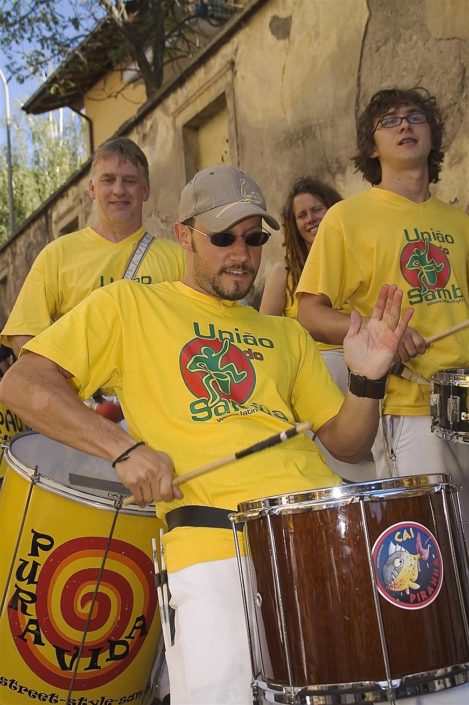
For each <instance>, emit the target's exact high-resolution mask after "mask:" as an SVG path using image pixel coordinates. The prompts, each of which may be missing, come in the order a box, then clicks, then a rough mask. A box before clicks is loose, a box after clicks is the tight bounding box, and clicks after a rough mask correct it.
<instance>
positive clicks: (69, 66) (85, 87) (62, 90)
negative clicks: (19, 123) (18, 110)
mask: <svg viewBox="0 0 469 705" xmlns="http://www.w3.org/2000/svg"><path fill="white" fill-rule="evenodd" d="M116 47H122V50H121V51H119V49H117V50H116ZM124 56H125V51H124V42H123V41H122V39H120V34H119V29H118V28H117V26H116V24H115V23H114V22H113V21H112V20H109V19H108V18H105V19H103V20H101V22H99V23H98V24H97V25H96V27H95V28H94V30H93V31H92V32H91V33H90V34H89V35H88V36H87V37H86V39H85V40H84V41H83V42H82V43H81V44H80V45H79V46H78V47H77V48H76V49H75V50H74V51H73V52H72V53H70V55H69V56H68V57H67V58H65V59H64V61H63V63H62V64H61V65H60V66H59V68H58V69H57V70H56V71H54V73H53V74H51V76H49V78H48V79H47V80H46V81H45V82H44V83H43V84H42V86H41V87H40V88H39V89H38V90H37V91H36V92H35V93H34V94H33V95H32V96H31V97H30V98H28V100H27V101H26V102H25V103H24V104H23V106H22V109H23V110H24V111H25V112H26V113H28V114H33V115H39V114H41V113H46V112H48V111H50V110H56V109H57V108H64V107H69V108H72V109H74V110H81V108H82V107H83V100H84V96H85V94H86V93H87V92H88V91H89V90H91V88H92V87H93V86H95V85H96V83H98V81H100V80H101V79H102V78H104V76H106V75H107V74H108V73H109V72H110V71H112V70H113V69H114V68H115V66H116V63H118V61H119V59H122V58H123V57H124Z"/></svg>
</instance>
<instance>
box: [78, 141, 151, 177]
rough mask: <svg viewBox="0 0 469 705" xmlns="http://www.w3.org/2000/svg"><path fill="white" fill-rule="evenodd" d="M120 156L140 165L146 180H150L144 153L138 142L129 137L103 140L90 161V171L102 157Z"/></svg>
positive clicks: (135, 164)
mask: <svg viewBox="0 0 469 705" xmlns="http://www.w3.org/2000/svg"><path fill="white" fill-rule="evenodd" d="M114 156H117V157H120V159H125V160H127V161H129V162H131V163H132V164H134V166H137V167H141V168H142V169H143V173H144V175H145V179H146V180H147V181H149V180H150V174H149V169H148V160H147V158H146V156H145V154H144V153H143V152H142V150H141V149H140V147H139V146H138V144H136V143H135V142H134V141H133V140H131V139H129V137H111V139H109V140H106V142H103V144H102V145H100V146H99V147H98V149H97V150H96V151H95V153H94V154H93V160H92V162H91V173H93V169H94V168H95V166H96V164H98V162H100V161H101V160H102V159H107V158H108V157H114Z"/></svg>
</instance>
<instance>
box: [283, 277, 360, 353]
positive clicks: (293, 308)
mask: <svg viewBox="0 0 469 705" xmlns="http://www.w3.org/2000/svg"><path fill="white" fill-rule="evenodd" d="M286 296H287V301H286V304H285V308H284V309H283V315H284V316H288V318H294V319H295V320H297V319H298V303H299V302H298V297H297V296H296V295H294V296H293V298H292V297H291V296H290V292H289V291H288V289H287V292H286ZM340 310H341V311H342V313H350V311H351V309H350V304H349V302H348V301H346V302H345V303H344V304H343V306H341V307H340ZM314 342H315V343H316V345H317V347H318V349H319V350H337V349H342V346H341V345H335V344H333V343H321V341H320V340H315V341H314Z"/></svg>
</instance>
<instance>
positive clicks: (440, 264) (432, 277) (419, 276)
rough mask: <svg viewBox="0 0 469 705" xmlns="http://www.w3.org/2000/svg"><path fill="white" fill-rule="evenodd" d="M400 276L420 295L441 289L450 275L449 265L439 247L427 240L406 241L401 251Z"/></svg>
mask: <svg viewBox="0 0 469 705" xmlns="http://www.w3.org/2000/svg"><path fill="white" fill-rule="evenodd" d="M400 267H401V272H402V276H403V277H404V278H405V280H406V281H407V282H408V283H409V284H410V285H411V286H413V287H415V288H416V289H419V290H420V293H421V294H422V295H424V294H426V293H428V292H429V291H432V290H435V289H443V288H444V287H445V286H446V284H447V283H448V280H449V278H450V275H451V266H450V264H449V261H448V258H447V256H446V254H445V252H444V250H443V249H442V248H441V247H438V246H437V245H432V244H431V243H430V241H429V240H424V241H422V240H420V241H418V242H410V243H408V244H407V245H406V246H405V247H404V248H403V249H402V252H401V260H400Z"/></svg>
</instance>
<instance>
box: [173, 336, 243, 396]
mask: <svg viewBox="0 0 469 705" xmlns="http://www.w3.org/2000/svg"><path fill="white" fill-rule="evenodd" d="M179 365H180V369H181V373H182V377H183V379H184V382H185V384H186V386H187V388H188V389H189V390H190V392H191V393H192V394H193V395H194V396H195V397H197V398H198V399H206V400H207V403H208V406H210V407H211V406H214V405H215V404H217V403H218V402H219V401H220V400H222V399H228V400H232V401H235V402H237V403H238V404H243V403H244V402H246V401H247V400H248V399H249V397H250V396H251V394H252V392H253V390H254V386H255V381H256V374H255V371H254V367H253V365H252V363H251V361H250V360H249V359H248V358H247V357H246V355H245V353H244V352H243V351H242V350H241V349H240V348H238V347H237V346H236V345H233V343H232V342H231V341H229V340H219V339H217V338H215V339H206V338H204V339H201V338H193V339H192V340H191V341H190V342H189V343H187V345H185V346H184V348H183V349H182V351H181V355H180V358H179Z"/></svg>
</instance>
